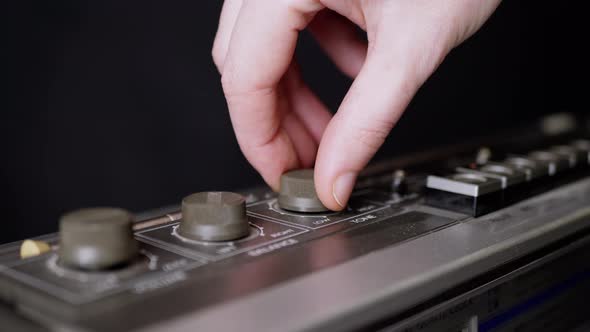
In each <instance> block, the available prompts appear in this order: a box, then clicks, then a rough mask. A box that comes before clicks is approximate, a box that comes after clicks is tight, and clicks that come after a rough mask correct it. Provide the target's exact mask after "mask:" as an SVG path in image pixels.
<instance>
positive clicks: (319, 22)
mask: <svg viewBox="0 0 590 332" xmlns="http://www.w3.org/2000/svg"><path fill="white" fill-rule="evenodd" d="M499 3H500V0H446V1H442V0H372V1H371V0H366V1H362V0H225V2H224V5H223V10H222V13H221V17H220V21H219V28H218V31H217V35H216V38H215V42H214V45H213V51H212V54H213V60H214V62H215V64H216V66H217V68H218V69H219V72H220V73H221V81H222V85H223V90H224V93H225V97H226V99H227V104H228V107H229V111H230V117H231V121H232V125H233V127H234V130H235V133H236V137H237V140H238V143H239V144H240V148H241V150H242V152H243V153H244V155H245V156H246V158H247V159H248V161H249V162H250V163H251V164H252V165H253V166H254V168H256V170H257V171H258V172H260V174H261V175H262V177H263V178H264V180H265V181H266V182H267V183H268V184H269V185H270V186H271V187H272V188H273V189H274V190H278V189H279V188H278V187H279V179H280V176H281V174H282V173H284V172H285V171H287V170H290V169H295V168H308V167H314V164H315V174H314V178H315V183H316V191H317V194H318V196H319V198H320V200H321V201H322V203H323V204H324V205H325V206H326V207H328V208H330V209H331V210H342V209H343V208H344V207H345V206H346V203H347V201H348V199H349V197H350V193H351V192H352V189H353V186H354V181H355V180H356V177H357V174H358V173H359V172H360V171H361V170H362V169H363V168H364V167H365V166H366V165H367V163H368V162H369V161H370V159H371V158H372V157H373V156H374V154H375V153H376V152H377V150H378V149H379V147H380V146H381V145H382V144H383V142H384V140H385V138H386V137H387V135H388V134H389V132H390V131H391V129H392V128H393V126H394V125H395V123H396V122H397V120H398V119H399V118H400V116H401V114H402V113H403V111H404V110H405V108H406V106H407V105H408V103H409V102H410V100H411V99H412V97H413V96H414V95H415V93H416V91H417V90H418V89H419V88H420V86H421V85H422V84H423V83H424V81H425V80H426V79H427V78H428V77H429V76H430V75H431V74H432V72H433V71H434V70H435V69H436V68H437V67H438V65H439V64H440V63H441V62H442V61H443V59H444V58H445V56H446V55H447V54H448V53H449V52H450V51H451V50H452V49H453V48H454V47H455V46H457V45H459V44H460V43H461V42H463V41H464V40H465V39H467V38H468V37H469V36H471V35H472V34H473V33H475V32H476V31H477V30H478V29H479V28H480V27H481V25H482V24H483V23H484V22H485V21H486V20H487V18H488V17H489V16H490V15H491V14H492V12H493V11H494V10H495V9H496V7H497V6H498V5H499ZM354 25H357V26H359V27H360V28H362V29H363V30H365V31H366V32H367V39H368V43H366V42H365V41H363V40H362V39H360V38H359V37H358V36H357V34H356V31H355V27H354ZM306 28H307V29H309V31H310V32H311V33H312V35H313V36H314V37H315V38H316V39H317V41H318V43H319V45H320V46H321V47H322V49H323V50H324V52H325V53H326V54H327V55H328V56H329V57H330V58H331V59H332V61H333V62H334V63H335V64H336V66H338V68H339V69H340V70H341V71H342V72H343V73H345V74H346V75H349V76H350V77H351V78H353V79H354V82H353V84H352V86H351V87H350V90H349V91H348V93H347V94H346V96H345V98H344V100H343V101H342V103H341V105H340V107H339V109H338V111H337V113H336V114H335V115H334V116H332V115H331V113H330V112H328V110H327V109H326V106H325V105H324V104H322V102H321V101H320V100H319V99H318V98H317V96H316V95H315V94H314V93H313V92H312V91H311V90H310V89H309V87H308V86H307V85H306V84H305V83H304V82H303V80H302V78H301V75H300V72H299V68H298V65H297V62H296V61H295V59H294V57H293V55H294V51H295V45H296V42H297V38H298V35H299V32H300V31H301V30H303V29H306Z"/></svg>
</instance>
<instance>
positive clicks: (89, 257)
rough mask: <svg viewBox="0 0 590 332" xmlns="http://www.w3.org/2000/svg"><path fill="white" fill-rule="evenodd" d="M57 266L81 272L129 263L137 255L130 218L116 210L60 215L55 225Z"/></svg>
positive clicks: (97, 209) (95, 210) (95, 209)
mask: <svg viewBox="0 0 590 332" xmlns="http://www.w3.org/2000/svg"><path fill="white" fill-rule="evenodd" d="M59 227H60V245H59V262H60V264H62V265H65V266H68V267H71V268H75V269H81V270H102V269H109V268H112V267H115V266H118V265H123V264H126V263H129V262H130V261H131V260H133V259H134V258H135V257H136V256H137V254H138V251H139V247H138V243H137V241H136V240H135V238H134V237H133V230H132V216H131V214H130V213H129V212H128V211H125V210H123V209H119V208H90V209H81V210H77V211H73V212H70V213H67V214H65V215H63V216H62V217H61V219H60V223H59Z"/></svg>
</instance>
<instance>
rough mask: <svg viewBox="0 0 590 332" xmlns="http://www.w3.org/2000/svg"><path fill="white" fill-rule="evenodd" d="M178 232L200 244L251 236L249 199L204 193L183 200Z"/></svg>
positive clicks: (218, 193)
mask: <svg viewBox="0 0 590 332" xmlns="http://www.w3.org/2000/svg"><path fill="white" fill-rule="evenodd" d="M178 233H179V234H180V235H181V236H183V237H186V238H189V239H192V240H199V241H229V240H236V239H239V238H242V237H244V236H247V235H248V234H250V226H249V225H248V218H247V217H246V200H245V198H244V197H243V196H242V195H240V194H236V193H231V192H218V191H214V192H201V193H196V194H192V195H190V196H187V197H185V198H184V199H183V200H182V221H181V223H180V227H179V228H178Z"/></svg>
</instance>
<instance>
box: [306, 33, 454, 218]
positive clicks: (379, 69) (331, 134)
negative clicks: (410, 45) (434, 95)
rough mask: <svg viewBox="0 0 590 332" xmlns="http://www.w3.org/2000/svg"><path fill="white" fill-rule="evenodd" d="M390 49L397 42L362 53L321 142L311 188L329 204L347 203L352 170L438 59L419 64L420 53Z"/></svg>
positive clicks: (354, 172)
mask: <svg viewBox="0 0 590 332" xmlns="http://www.w3.org/2000/svg"><path fill="white" fill-rule="evenodd" d="M389 46H391V45H389ZM392 49H393V50H395V49H397V50H398V52H399V48H396V47H393V48H392V47H388V48H387V49H385V50H379V49H378V48H376V47H375V48H373V49H372V51H371V52H370V53H369V54H368V55H367V60H366V62H365V64H364V66H363V68H362V69H361V71H360V73H359V75H358V76H357V78H356V80H355V81H354V83H353V84H352V86H351V88H350V90H349V91H348V93H347V95H346V97H345V98H344V100H343V102H342V104H341V106H340V108H339V110H338V112H337V113H336V115H335V116H334V117H333V118H332V120H331V122H330V123H329V125H328V127H327V128H326V130H325V132H324V135H323V137H322V140H321V142H320V147H319V150H318V156H317V160H316V165H315V183H316V191H317V193H318V196H319V198H320V200H321V201H322V203H323V204H324V205H325V206H326V207H328V208H329V209H331V210H336V211H338V210H342V209H344V207H346V204H347V202H348V199H349V197H350V194H351V192H352V190H353V188H354V184H355V181H356V178H357V175H358V174H359V172H360V171H361V170H362V169H363V168H364V167H365V166H366V165H367V163H368V162H369V161H370V160H371V158H372V157H373V156H374V155H375V153H376V152H377V150H378V149H379V148H380V147H381V145H382V144H383V142H384V141H385V138H386V137H387V135H389V132H390V131H391V129H392V128H393V126H394V125H395V123H396V122H397V120H398V119H399V117H400V116H401V115H402V113H403V111H404V110H405V108H406V106H407V105H408V103H409V102H410V100H411V98H412V97H413V96H414V94H415V93H416V91H417V90H418V88H419V87H420V85H421V84H422V83H423V82H424V80H425V78H426V76H427V75H428V74H430V73H431V72H432V71H433V70H434V68H435V66H436V65H438V63H439V61H438V60H435V59H438V58H439V57H433V61H432V64H431V65H430V66H424V62H423V60H424V57H421V60H420V61H417V60H416V57H413V56H409V55H404V56H398V57H396V54H392V53H393V52H392V51H391V50H392ZM406 50H408V49H406ZM408 53H413V52H408ZM399 54H400V53H397V55H399ZM442 57H443V55H442V54H441V56H440V59H442ZM425 69H426V70H425Z"/></svg>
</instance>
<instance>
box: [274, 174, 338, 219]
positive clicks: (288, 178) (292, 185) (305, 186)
mask: <svg viewBox="0 0 590 332" xmlns="http://www.w3.org/2000/svg"><path fill="white" fill-rule="evenodd" d="M280 189H281V191H280V193H279V198H278V202H279V206H280V207H281V208H282V209H285V210H289V211H295V212H325V211H329V209H328V208H326V207H325V206H324V205H323V204H322V202H321V201H320V199H319V198H318V195H317V193H316V190H315V184H314V181H313V169H299V170H294V171H290V172H287V173H285V174H283V175H282V176H281V188H280Z"/></svg>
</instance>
